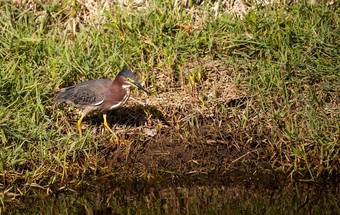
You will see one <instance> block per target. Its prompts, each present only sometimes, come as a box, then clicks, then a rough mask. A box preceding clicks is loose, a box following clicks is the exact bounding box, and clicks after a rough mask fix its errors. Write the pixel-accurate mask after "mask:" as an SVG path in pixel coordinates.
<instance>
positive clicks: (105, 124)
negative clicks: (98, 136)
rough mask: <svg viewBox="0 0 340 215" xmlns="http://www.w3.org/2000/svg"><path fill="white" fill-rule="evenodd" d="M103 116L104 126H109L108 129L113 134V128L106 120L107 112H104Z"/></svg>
mask: <svg viewBox="0 0 340 215" xmlns="http://www.w3.org/2000/svg"><path fill="white" fill-rule="evenodd" d="M103 118H104V126H105V127H106V128H107V130H109V131H110V132H111V134H113V131H112V130H111V128H110V127H109V125H108V124H107V121H106V113H104V114H103Z"/></svg>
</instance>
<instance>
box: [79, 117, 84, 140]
mask: <svg viewBox="0 0 340 215" xmlns="http://www.w3.org/2000/svg"><path fill="white" fill-rule="evenodd" d="M83 118H84V116H81V117H80V119H79V120H78V130H79V136H80V137H81V136H82V133H81V121H82V120H83Z"/></svg>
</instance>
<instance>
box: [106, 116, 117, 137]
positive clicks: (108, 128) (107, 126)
mask: <svg viewBox="0 0 340 215" xmlns="http://www.w3.org/2000/svg"><path fill="white" fill-rule="evenodd" d="M103 118H104V126H105V127H106V128H107V130H109V131H110V132H111V134H113V135H114V136H115V139H114V141H115V142H118V137H117V135H116V134H115V133H114V132H113V131H112V129H111V128H110V127H109V125H108V124H107V120H106V113H104V114H103ZM111 140H112V139H111Z"/></svg>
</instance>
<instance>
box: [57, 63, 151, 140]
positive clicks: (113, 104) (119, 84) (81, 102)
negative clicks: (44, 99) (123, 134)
mask: <svg viewBox="0 0 340 215" xmlns="http://www.w3.org/2000/svg"><path fill="white" fill-rule="evenodd" d="M131 86H136V87H138V88H140V89H141V90H143V91H144V92H146V93H147V94H148V95H150V93H149V91H147V90H146V89H145V88H144V87H143V86H142V85H141V84H140V83H139V82H138V81H137V76H136V75H135V74H134V73H133V72H132V71H131V70H130V69H123V70H121V71H120V72H119V73H118V75H117V76H116V78H115V79H114V80H113V81H112V80H110V79H96V80H89V81H85V82H82V83H79V84H76V85H73V86H69V87H65V88H62V89H60V90H59V91H58V92H57V96H56V98H55V100H54V103H66V104H70V105H73V106H75V107H76V108H80V109H82V113H81V117H80V119H79V120H78V130H79V136H80V137H82V131H81V123H82V120H83V119H84V117H85V116H86V115H87V114H88V113H90V112H93V111H99V112H102V113H103V119H104V126H105V127H106V128H107V130H109V131H110V132H111V133H112V134H114V133H113V131H112V130H111V128H110V127H109V125H108V124H107V120H106V118H107V111H109V110H113V109H116V108H118V107H120V106H122V105H123V104H125V103H126V101H127V100H128V99H129V97H130V87H131Z"/></svg>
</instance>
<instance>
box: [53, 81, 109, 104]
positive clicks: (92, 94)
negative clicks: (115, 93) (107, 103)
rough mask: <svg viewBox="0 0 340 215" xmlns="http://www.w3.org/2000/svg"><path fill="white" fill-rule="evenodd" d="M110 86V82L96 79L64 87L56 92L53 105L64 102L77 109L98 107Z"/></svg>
mask: <svg viewBox="0 0 340 215" xmlns="http://www.w3.org/2000/svg"><path fill="white" fill-rule="evenodd" d="M111 85H112V81H111V80H109V79H97V80H90V81H86V82H83V83H80V84H77V85H73V86H70V87H66V88H63V89H61V90H60V91H59V92H58V96H57V98H56V99H55V101H54V103H59V102H65V103H67V104H71V105H74V106H75V107H79V108H86V107H89V106H98V105H100V104H101V103H102V102H103V100H104V98H105V95H106V93H107V92H108V90H109V89H110V86H111Z"/></svg>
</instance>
